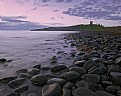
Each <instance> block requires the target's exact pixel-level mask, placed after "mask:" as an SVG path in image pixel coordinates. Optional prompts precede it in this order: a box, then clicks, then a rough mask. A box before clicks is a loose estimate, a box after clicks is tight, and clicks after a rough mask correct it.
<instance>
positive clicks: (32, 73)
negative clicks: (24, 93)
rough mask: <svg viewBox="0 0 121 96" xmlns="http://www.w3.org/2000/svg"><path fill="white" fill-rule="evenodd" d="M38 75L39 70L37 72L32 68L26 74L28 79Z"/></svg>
mask: <svg viewBox="0 0 121 96" xmlns="http://www.w3.org/2000/svg"><path fill="white" fill-rule="evenodd" d="M39 73H40V70H38V69H37V68H32V69H30V70H29V71H28V74H29V76H30V77H32V76H34V75H37V74H39Z"/></svg>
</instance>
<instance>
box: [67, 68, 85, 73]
mask: <svg viewBox="0 0 121 96" xmlns="http://www.w3.org/2000/svg"><path fill="white" fill-rule="evenodd" d="M69 71H75V72H78V73H79V74H80V75H84V74H85V73H86V69H84V68H83V67H70V68H69Z"/></svg>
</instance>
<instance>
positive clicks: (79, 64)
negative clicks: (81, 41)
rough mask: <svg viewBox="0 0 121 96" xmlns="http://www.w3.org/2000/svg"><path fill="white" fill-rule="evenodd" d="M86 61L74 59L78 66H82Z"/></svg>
mask: <svg viewBox="0 0 121 96" xmlns="http://www.w3.org/2000/svg"><path fill="white" fill-rule="evenodd" d="M85 63H86V60H80V61H76V62H75V63H74V64H75V65H77V66H78V67H82V66H83V65H84V64H85Z"/></svg>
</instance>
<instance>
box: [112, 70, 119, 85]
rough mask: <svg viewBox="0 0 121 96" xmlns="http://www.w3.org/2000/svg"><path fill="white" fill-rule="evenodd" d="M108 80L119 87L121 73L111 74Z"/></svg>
mask: <svg viewBox="0 0 121 96" xmlns="http://www.w3.org/2000/svg"><path fill="white" fill-rule="evenodd" d="M110 78H111V79H112V81H113V82H114V83H115V84H116V85H120V86H121V73H120V72H111V73H110Z"/></svg>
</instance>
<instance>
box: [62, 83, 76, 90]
mask: <svg viewBox="0 0 121 96" xmlns="http://www.w3.org/2000/svg"><path fill="white" fill-rule="evenodd" d="M72 86H74V84H73V83H71V82H67V83H66V84H65V85H64V86H63V88H65V89H71V87H72Z"/></svg>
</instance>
